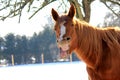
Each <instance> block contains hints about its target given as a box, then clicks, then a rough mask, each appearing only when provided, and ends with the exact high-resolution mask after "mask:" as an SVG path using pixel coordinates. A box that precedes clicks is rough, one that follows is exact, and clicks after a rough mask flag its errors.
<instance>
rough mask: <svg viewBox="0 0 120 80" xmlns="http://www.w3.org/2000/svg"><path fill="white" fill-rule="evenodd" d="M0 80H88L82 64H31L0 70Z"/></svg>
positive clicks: (84, 66)
mask: <svg viewBox="0 0 120 80" xmlns="http://www.w3.org/2000/svg"><path fill="white" fill-rule="evenodd" d="M0 80H88V76H87V72H86V65H85V64H84V63H82V62H72V63H71V62H63V63H47V64H31V65H22V66H11V67H1V68H0Z"/></svg>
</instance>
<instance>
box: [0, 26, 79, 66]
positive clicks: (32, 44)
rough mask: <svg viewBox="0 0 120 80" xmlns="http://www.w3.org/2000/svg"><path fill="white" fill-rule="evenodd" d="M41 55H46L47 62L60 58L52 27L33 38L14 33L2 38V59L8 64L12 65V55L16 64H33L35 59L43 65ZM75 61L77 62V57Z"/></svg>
mask: <svg viewBox="0 0 120 80" xmlns="http://www.w3.org/2000/svg"><path fill="white" fill-rule="evenodd" d="M41 54H44V61H45V62H54V61H55V60H57V59H58V58H59V49H58V48H57V44H56V36H55V33H54V31H53V29H52V28H51V27H48V26H46V27H45V28H44V30H43V31H42V32H39V33H38V34H37V33H34V34H33V36H32V37H27V36H25V35H23V36H20V35H14V34H13V33H9V34H7V35H6V36H5V37H0V59H7V60H8V63H11V55H14V60H15V64H29V63H32V58H35V63H41ZM73 59H74V60H75V59H76V60H77V58H76V57H75V56H74V57H73Z"/></svg>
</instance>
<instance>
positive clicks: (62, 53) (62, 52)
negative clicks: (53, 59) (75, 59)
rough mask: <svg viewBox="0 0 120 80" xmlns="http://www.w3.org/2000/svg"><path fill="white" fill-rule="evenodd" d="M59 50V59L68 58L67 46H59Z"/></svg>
mask: <svg viewBox="0 0 120 80" xmlns="http://www.w3.org/2000/svg"><path fill="white" fill-rule="evenodd" d="M59 48H60V58H61V59H66V58H68V51H69V46H68V45H64V46H60V47H59Z"/></svg>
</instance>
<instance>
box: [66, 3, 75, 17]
mask: <svg viewBox="0 0 120 80" xmlns="http://www.w3.org/2000/svg"><path fill="white" fill-rule="evenodd" d="M70 5H71V7H70V9H69V13H68V16H69V17H71V18H73V17H74V15H75V11H76V10H75V7H74V5H73V4H70Z"/></svg>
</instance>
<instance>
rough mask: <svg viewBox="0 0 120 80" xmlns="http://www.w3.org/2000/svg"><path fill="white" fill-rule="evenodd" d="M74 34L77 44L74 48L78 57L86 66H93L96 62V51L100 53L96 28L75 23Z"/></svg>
mask: <svg viewBox="0 0 120 80" xmlns="http://www.w3.org/2000/svg"><path fill="white" fill-rule="evenodd" d="M76 34H77V36H78V37H77V40H78V46H77V48H76V50H75V53H76V55H77V56H78V58H80V59H81V60H83V61H84V62H85V63H86V64H87V66H91V67H93V66H95V64H96V63H97V61H96V60H97V58H98V57H97V55H98V54H97V53H100V50H99V49H100V45H99V34H98V33H97V29H95V28H93V27H91V26H89V25H88V24H81V23H78V24H76Z"/></svg>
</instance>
